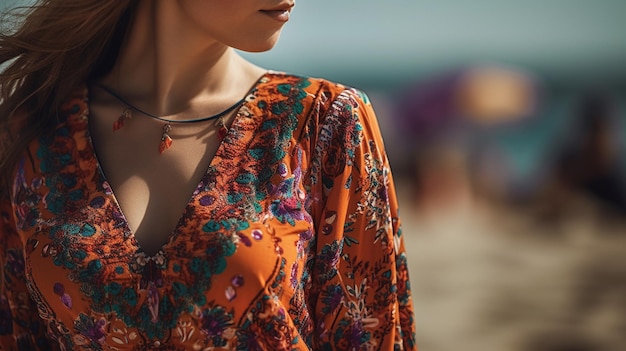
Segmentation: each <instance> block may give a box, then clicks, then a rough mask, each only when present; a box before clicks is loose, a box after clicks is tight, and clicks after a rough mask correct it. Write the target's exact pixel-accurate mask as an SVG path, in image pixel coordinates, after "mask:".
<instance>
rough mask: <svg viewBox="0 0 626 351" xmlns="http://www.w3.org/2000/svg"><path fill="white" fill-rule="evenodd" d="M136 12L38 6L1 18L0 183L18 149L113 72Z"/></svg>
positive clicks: (66, 1)
mask: <svg viewBox="0 0 626 351" xmlns="http://www.w3.org/2000/svg"><path fill="white" fill-rule="evenodd" d="M136 8H137V0H115V1H113V0H40V1H38V2H37V3H36V4H35V5H32V6H29V7H21V8H17V9H14V10H13V11H11V12H7V13H6V14H4V16H3V19H2V22H1V23H2V27H3V28H2V31H1V33H0V67H3V69H2V71H1V73H0V180H1V185H6V184H7V181H8V177H9V174H10V173H11V171H12V169H13V166H14V163H15V161H16V157H17V155H18V154H19V153H20V151H21V150H23V149H24V148H25V147H26V145H27V144H28V143H29V142H30V141H31V140H33V139H34V138H37V137H38V136H41V135H43V134H44V133H45V131H46V130H51V129H52V128H51V126H52V125H53V123H54V122H55V121H56V120H57V117H56V114H57V111H58V109H59V107H60V105H61V104H62V102H63V101H64V99H66V98H67V97H68V96H69V94H70V93H71V92H72V91H73V90H74V89H76V88H77V87H78V86H80V85H81V84H83V83H84V82H86V81H87V80H89V79H96V78H98V77H101V76H102V75H104V74H106V73H108V72H109V71H110V70H111V68H112V67H113V65H114V63H115V60H116V58H117V55H118V53H119V50H120V47H121V45H122V43H123V41H124V39H125V37H126V33H127V31H128V30H129V28H130V25H131V23H132V20H133V18H134V13H135V11H136ZM5 189H6V188H5ZM0 193H2V195H5V194H3V193H4V191H1V192H0Z"/></svg>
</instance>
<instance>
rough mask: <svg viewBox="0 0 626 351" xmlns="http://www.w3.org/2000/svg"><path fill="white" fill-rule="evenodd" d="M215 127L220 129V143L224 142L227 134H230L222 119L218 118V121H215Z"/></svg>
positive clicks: (218, 131) (218, 134) (218, 133)
mask: <svg viewBox="0 0 626 351" xmlns="http://www.w3.org/2000/svg"><path fill="white" fill-rule="evenodd" d="M215 125H216V126H217V127H218V130H217V136H218V137H219V138H220V141H221V140H224V138H226V134H228V128H227V127H226V125H225V124H224V121H223V120H222V117H220V118H218V119H217V121H215Z"/></svg>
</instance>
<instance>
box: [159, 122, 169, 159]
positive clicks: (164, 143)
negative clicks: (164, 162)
mask: <svg viewBox="0 0 626 351" xmlns="http://www.w3.org/2000/svg"><path fill="white" fill-rule="evenodd" d="M170 130H172V126H170V124H169V123H168V124H166V125H164V126H163V134H161V142H160V143H159V153H160V154H162V153H163V152H165V150H167V149H169V148H170V147H172V138H171V137H170V136H169V134H167V133H169V131H170Z"/></svg>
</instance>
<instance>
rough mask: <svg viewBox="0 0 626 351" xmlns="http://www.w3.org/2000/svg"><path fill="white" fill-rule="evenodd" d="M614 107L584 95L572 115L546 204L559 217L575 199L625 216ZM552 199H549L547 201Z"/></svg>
mask: <svg viewBox="0 0 626 351" xmlns="http://www.w3.org/2000/svg"><path fill="white" fill-rule="evenodd" d="M616 122H617V121H616V120H615V107H614V103H613V101H611V99H610V97H609V96H608V95H605V94H599V93H588V94H586V95H584V96H583V97H582V98H581V99H580V100H579V101H578V103H577V106H576V108H575V110H574V113H573V115H572V121H571V123H572V125H573V130H572V132H571V133H570V135H568V137H569V138H567V139H566V140H565V141H564V142H563V145H562V146H561V148H560V150H558V153H557V157H556V160H555V162H554V176H553V183H552V184H550V186H549V188H551V190H549V191H548V198H547V199H544V200H547V202H548V203H550V204H552V205H553V206H554V208H553V211H556V212H560V213H563V212H565V211H566V210H567V208H568V207H569V206H568V205H569V204H571V203H572V200H573V199H575V198H576V197H583V198H584V199H585V200H586V201H592V202H593V203H594V204H595V205H597V206H600V212H601V213H603V214H605V215H610V216H624V215H625V214H626V182H625V180H626V178H624V176H625V174H624V169H623V164H622V160H621V159H620V150H619V141H618V135H617V133H616V130H618V125H617V123H616ZM550 197H552V198H550Z"/></svg>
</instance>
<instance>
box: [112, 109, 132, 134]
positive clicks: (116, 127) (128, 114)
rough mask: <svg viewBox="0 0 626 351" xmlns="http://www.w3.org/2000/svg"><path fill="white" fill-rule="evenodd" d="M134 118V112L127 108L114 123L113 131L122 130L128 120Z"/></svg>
mask: <svg viewBox="0 0 626 351" xmlns="http://www.w3.org/2000/svg"><path fill="white" fill-rule="evenodd" d="M131 118H133V112H132V110H131V109H130V108H128V107H127V108H125V109H124V111H123V112H122V114H121V115H120V116H119V117H118V119H117V120H116V121H115V122H113V131H114V132H115V131H118V130H120V129H121V128H122V127H123V126H124V123H126V121H127V120H129V119H131Z"/></svg>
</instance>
